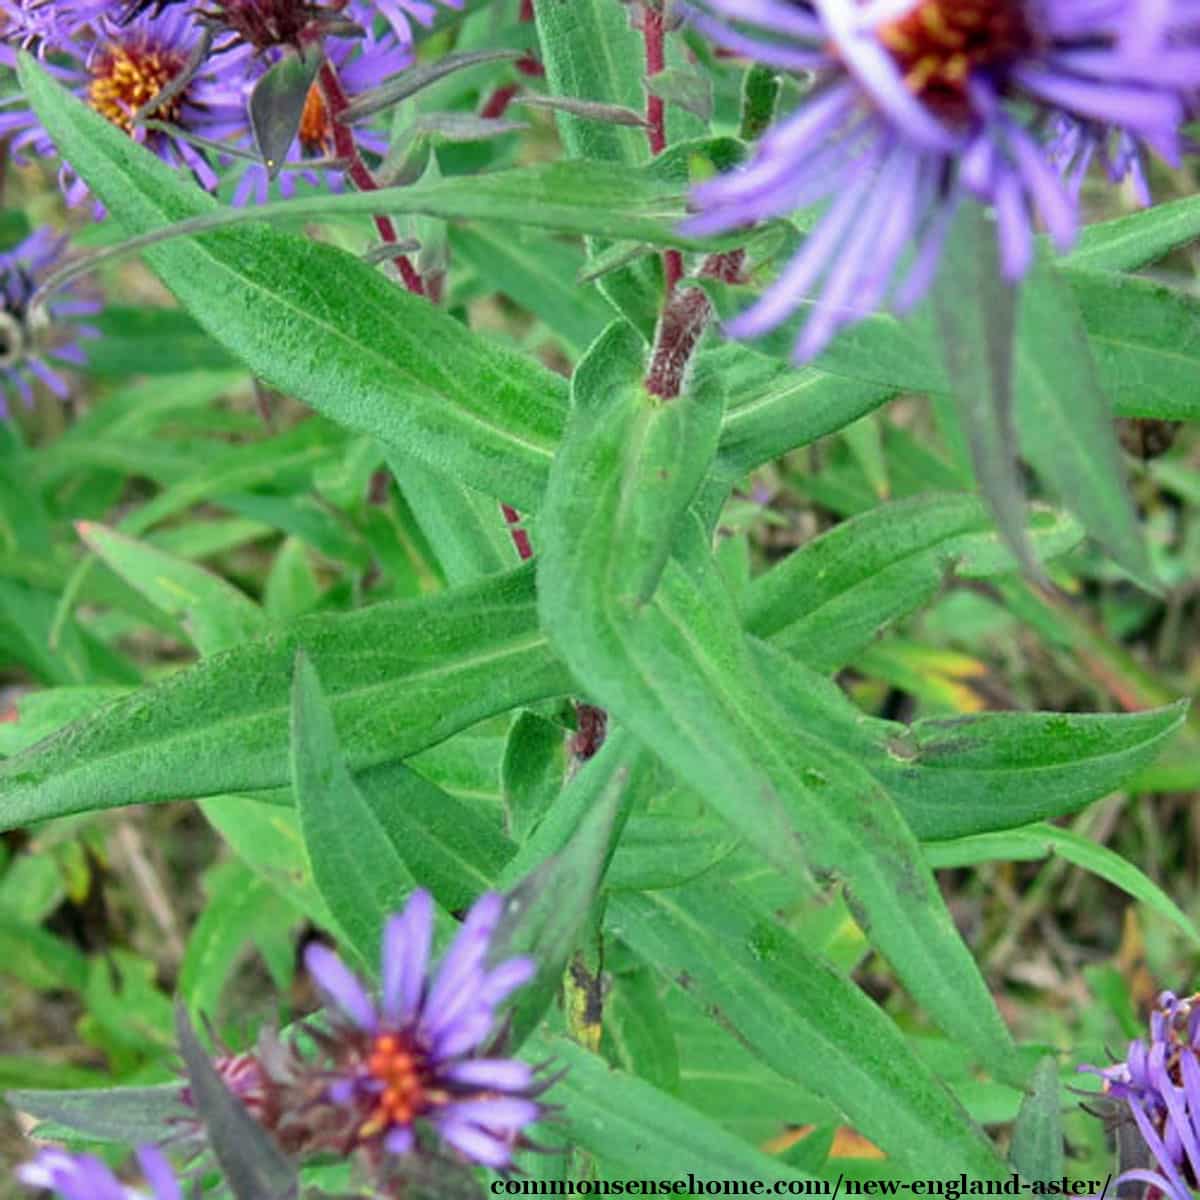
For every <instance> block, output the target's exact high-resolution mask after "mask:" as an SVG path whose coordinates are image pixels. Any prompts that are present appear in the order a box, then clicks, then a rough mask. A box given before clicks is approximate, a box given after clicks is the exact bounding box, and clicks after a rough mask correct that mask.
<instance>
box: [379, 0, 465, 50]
mask: <svg viewBox="0 0 1200 1200" xmlns="http://www.w3.org/2000/svg"><path fill="white" fill-rule="evenodd" d="M441 3H442V4H445V5H449V7H450V8H462V6H463V0H441ZM375 7H376V8H377V9H378V10H379V12H380V15H381V16H383V17H386V18H387V22H388V24H389V25H391V27H392V29H393V30H395V33H396V36H397V37H398V38H399V39H400V40H401V41H402V42H404V43H405V44H406V45H412V40H413V34H412V24H411V22H412V21H416V22H417V24H418V25H423V26H424V27H425V28H426V29H428V28H429V27H430V26H431V25H432V24H433V21H434V18H435V17H436V16H437V11H438V10H437V5H436V4H430V3H428V2H427V0H376V3H375Z"/></svg>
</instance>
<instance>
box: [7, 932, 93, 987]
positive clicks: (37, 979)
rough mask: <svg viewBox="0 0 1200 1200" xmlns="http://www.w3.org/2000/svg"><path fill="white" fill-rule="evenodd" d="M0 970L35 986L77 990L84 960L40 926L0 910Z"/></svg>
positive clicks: (83, 975)
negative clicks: (17, 918) (19, 919)
mask: <svg viewBox="0 0 1200 1200" xmlns="http://www.w3.org/2000/svg"><path fill="white" fill-rule="evenodd" d="M0 974H5V975H11V976H13V977H14V978H16V979H19V980H20V981H21V982H22V983H23V984H25V985H26V986H27V987H31V988H36V989H39V990H46V991H49V990H60V991H81V990H82V989H83V986H84V983H85V981H86V979H87V962H86V960H85V959H84V956H83V955H82V954H81V953H80V952H79V951H78V950H76V949H75V947H74V946H71V945H69V944H68V943H67V942H64V941H62V940H61V939H59V938H57V937H55V936H54V934H52V933H49V932H48V931H47V930H45V929H42V928H41V927H40V926H38V925H32V924H27V923H25V922H23V921H17V920H13V919H12V917H11V916H10V915H9V914H8V913H0Z"/></svg>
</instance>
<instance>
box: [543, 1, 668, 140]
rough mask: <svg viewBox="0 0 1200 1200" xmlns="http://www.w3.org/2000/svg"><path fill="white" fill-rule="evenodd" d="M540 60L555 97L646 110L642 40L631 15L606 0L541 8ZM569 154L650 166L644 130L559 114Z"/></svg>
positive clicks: (559, 123)
mask: <svg viewBox="0 0 1200 1200" xmlns="http://www.w3.org/2000/svg"><path fill="white" fill-rule="evenodd" d="M535 15H536V20H537V31H538V39H539V41H540V42H541V49H542V54H541V59H542V62H543V64H544V65H545V67H546V84H547V86H548V87H549V89H550V94H551V95H553V96H567V97H570V98H572V99H575V100H597V101H601V102H603V103H605V104H620V105H623V106H624V107H626V108H632V109H635V110H638V111H641V110H642V109H643V108H644V106H645V93H644V92H643V90H642V63H643V61H644V50H643V48H642V39H641V37H640V36H639V34H638V33H637V31H636V30H633V29H631V28H630V24H629V16H628V14H627V13H625V12H623V11H622V10H621V9H620V8H614V7H613V6H612V5H611V4H607V3H605V0H574V2H573V3H571V4H546V5H542V6H541V7H540V8H538V9H536V13H535ZM557 121H558V129H559V135H560V136H561V137H562V140H563V145H564V146H565V147H566V150H567V154H568V155H569V156H570V157H571V158H575V159H591V160H593V161H594V162H603V163H637V162H645V161H646V159H647V158H649V156H650V150H649V146H648V145H647V142H646V135H645V133H644V131H642V130H641V129H630V128H628V127H627V126H621V125H607V124H604V123H602V122H599V121H588V120H584V119H583V118H580V117H574V116H571V115H570V114H568V113H559V114H558V116H557Z"/></svg>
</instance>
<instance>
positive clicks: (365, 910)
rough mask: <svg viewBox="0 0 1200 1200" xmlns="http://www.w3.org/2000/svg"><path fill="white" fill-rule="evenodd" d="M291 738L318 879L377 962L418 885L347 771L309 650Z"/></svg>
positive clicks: (365, 953) (299, 803)
mask: <svg viewBox="0 0 1200 1200" xmlns="http://www.w3.org/2000/svg"><path fill="white" fill-rule="evenodd" d="M291 733H292V738H291V743H292V745H291V750H292V786H293V788H294V790H295V796H296V807H297V809H298V810H299V814H300V828H301V830H302V831H303V833H304V845H305V848H306V849H307V851H308V857H309V860H310V861H311V862H312V867H313V879H314V880H315V881H316V884H317V887H318V888H319V889H320V892H321V896H322V898H323V899H324V901H325V903H326V904H327V905H328V906H329V911H330V912H331V913H332V914H333V917H334V919H335V920H336V921H337V923H338V925H339V927H340V928H341V930H342V932H343V933H344V934H345V935H346V937H347V938H348V939H349V940H350V942H351V944H352V945H353V946H354V948H355V949H356V950H357V951H358V954H359V956H360V958H361V959H362V960H363V961H364V962H368V963H369V962H372V961H373V960H374V959H375V957H376V955H377V954H378V949H379V945H380V939H381V936H382V931H383V926H384V923H385V922H386V920H387V918H388V916H389V914H391V913H392V912H395V911H396V910H397V909H398V908H399V907H400V905H401V902H402V901H403V899H404V897H405V896H406V895H407V894H408V893H409V892H410V891H412V889H413V884H414V881H413V878H412V876H411V875H410V874H409V871H408V868H407V867H406V866H405V865H404V859H403V858H402V857H401V856H400V854H399V852H398V851H397V850H396V848H395V846H394V845H393V844H392V841H391V839H390V838H389V837H388V836H387V831H386V830H385V829H384V828H383V827H382V825H381V824H380V822H379V819H378V818H377V817H376V815H375V813H374V812H372V810H371V808H370V807H369V805H368V804H367V802H366V801H365V800H364V799H363V795H362V792H361V791H360V790H359V788H358V787H357V785H356V784H355V782H354V780H353V778H352V777H351V775H350V772H349V771H348V770H347V768H346V763H345V760H344V759H343V757H342V752H341V748H340V747H339V746H338V740H337V733H336V731H335V729H334V726H333V714H332V713H331V712H330V709H329V704H328V703H327V701H326V699H325V697H324V696H323V695H322V693H321V684H320V681H319V680H318V679H317V673H316V671H314V670H313V666H312V663H311V662H309V660H308V658H307V657H306V656H305V654H304V653H303V651H301V652H300V653H298V654H297V655H296V670H295V676H294V679H293V682H292V719H291Z"/></svg>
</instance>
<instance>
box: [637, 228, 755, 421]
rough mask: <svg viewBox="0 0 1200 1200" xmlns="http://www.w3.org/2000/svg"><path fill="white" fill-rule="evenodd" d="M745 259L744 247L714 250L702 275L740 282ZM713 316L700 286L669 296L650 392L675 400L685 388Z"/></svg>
mask: <svg viewBox="0 0 1200 1200" xmlns="http://www.w3.org/2000/svg"><path fill="white" fill-rule="evenodd" d="M745 260H746V255H745V252H744V251H742V250H733V251H731V252H730V253H728V254H710V255H709V256H708V258H706V259H705V260H704V264H703V266H701V268H700V276H701V277H702V278H705V279H721V280H724V281H725V282H726V283H738V282H739V281H740V278H741V272H742V267H743V265H744V263H745ZM711 317H712V305H711V304H710V303H709V299H708V296H707V295H705V293H704V292H703V291H702V290H701V289H700V288H698V287H690V288H685V289H684V290H683V291H678V292H676V293H675V294H674V295H673V296H671V297H669V298H668V300H667V306H666V308H664V309H663V314H662V316H661V317H660V318H659V322H658V332H657V334H656V335H655V338H654V350H653V352H652V354H651V355H650V367H649V369H648V370H647V371H646V391H648V392H649V393H650V395H652V396H657V397H658V398H659V399H660V400H674V399H675V397H676V396H678V395H679V394H680V392H682V391H683V385H684V381H685V380H686V378H687V369H688V364H689V363H690V362H691V361H692V355H693V354H694V353H695V352H696V347H697V346H698V345H699V344H700V338H701V337H702V336H703V334H704V330H705V328H706V326H707V325H708V322H709V320H710V318H711Z"/></svg>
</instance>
